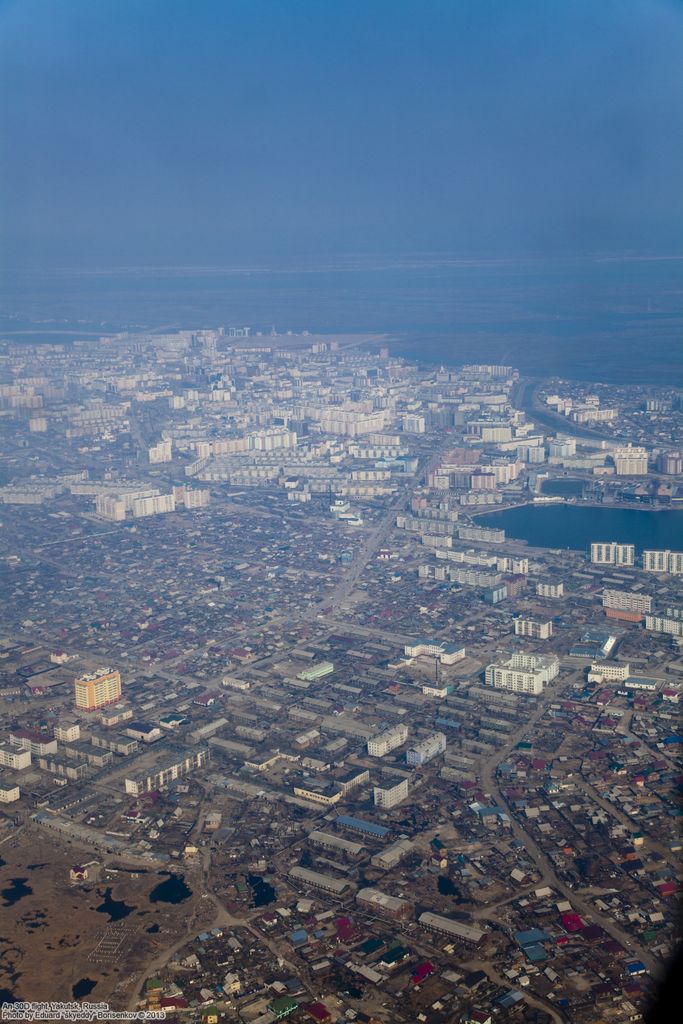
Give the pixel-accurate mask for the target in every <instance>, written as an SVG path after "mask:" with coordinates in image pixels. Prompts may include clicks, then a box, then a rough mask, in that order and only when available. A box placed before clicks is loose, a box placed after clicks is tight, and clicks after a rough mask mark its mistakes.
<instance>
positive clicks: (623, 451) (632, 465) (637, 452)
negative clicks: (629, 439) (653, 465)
mask: <svg viewBox="0 0 683 1024" xmlns="http://www.w3.org/2000/svg"><path fill="white" fill-rule="evenodd" d="M612 459H613V460H614V468H615V470H616V474H617V476H646V475H647V451H646V449H645V448H634V447H633V445H630V444H629V445H627V446H626V447H625V448H615V449H614V451H613V453H612Z"/></svg>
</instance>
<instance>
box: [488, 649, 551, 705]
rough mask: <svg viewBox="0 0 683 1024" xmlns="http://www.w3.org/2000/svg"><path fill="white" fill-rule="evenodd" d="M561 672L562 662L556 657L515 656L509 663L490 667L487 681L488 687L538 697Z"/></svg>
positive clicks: (538, 655)
mask: <svg viewBox="0 0 683 1024" xmlns="http://www.w3.org/2000/svg"><path fill="white" fill-rule="evenodd" d="M559 671H560V662H559V660H558V659H557V658H556V657H555V656H554V655H549V656H545V655H541V654H513V655H512V657H511V658H509V659H508V660H507V661H503V662H499V663H495V662H494V663H493V664H491V665H488V666H487V668H486V675H485V679H486V685H487V686H493V687H495V688H496V689H498V690H512V691H514V692H515V693H529V694H532V695H533V696H537V695H538V694H539V693H543V688H544V686H546V685H547V683H549V682H550V681H551V679H554V678H555V676H556V675H557V674H558V673H559Z"/></svg>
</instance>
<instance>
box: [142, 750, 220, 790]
mask: <svg viewBox="0 0 683 1024" xmlns="http://www.w3.org/2000/svg"><path fill="white" fill-rule="evenodd" d="M208 760H209V751H208V748H206V747H204V748H202V749H200V750H194V751H186V752H185V753H184V754H178V755H176V756H175V757H174V758H171V759H170V760H169V761H167V762H166V763H164V764H160V765H155V766H154V768H153V769H151V770H150V772H149V774H147V775H139V776H137V777H136V778H127V779H126V780H125V786H126V793H130V794H131V795H132V796H140V795H141V794H142V793H151V792H153V791H154V790H157V789H164V788H165V787H166V786H168V785H170V783H171V782H173V781H174V779H179V778H181V776H183V775H188V774H189V773H190V772H192V771H194V770H195V768H203V767H204V765H205V764H207V763H208Z"/></svg>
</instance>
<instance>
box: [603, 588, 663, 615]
mask: <svg viewBox="0 0 683 1024" xmlns="http://www.w3.org/2000/svg"><path fill="white" fill-rule="evenodd" d="M602 607H603V608H613V609H614V610H615V611H620V612H637V613H638V614H643V615H644V614H646V613H647V612H651V611H652V598H651V597H650V595H649V594H634V593H633V592H632V591H630V590H609V589H608V590H603V592H602Z"/></svg>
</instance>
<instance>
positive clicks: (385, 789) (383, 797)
mask: <svg viewBox="0 0 683 1024" xmlns="http://www.w3.org/2000/svg"><path fill="white" fill-rule="evenodd" d="M408 788H409V787H408V780H407V779H401V781H400V782H397V783H395V785H393V786H375V787H374V789H373V791H372V793H373V799H374V801H375V807H383V808H384V809H385V810H387V811H389V810H391V808H392V807H398V805H399V804H400V803H402V802H403V801H404V800H405V799H406V797H407V796H408Z"/></svg>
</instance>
